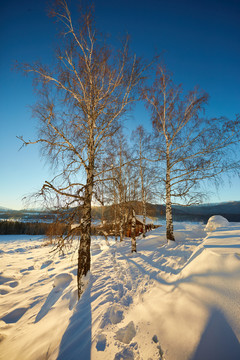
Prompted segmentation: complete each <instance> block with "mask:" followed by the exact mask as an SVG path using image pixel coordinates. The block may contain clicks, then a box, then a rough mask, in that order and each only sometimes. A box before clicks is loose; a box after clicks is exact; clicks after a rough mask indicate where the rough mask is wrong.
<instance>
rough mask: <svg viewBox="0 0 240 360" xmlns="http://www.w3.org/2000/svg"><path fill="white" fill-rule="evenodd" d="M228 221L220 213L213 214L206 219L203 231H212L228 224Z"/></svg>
mask: <svg viewBox="0 0 240 360" xmlns="http://www.w3.org/2000/svg"><path fill="white" fill-rule="evenodd" d="M228 225H229V222H228V220H227V219H225V218H224V217H223V216H221V215H214V216H211V217H210V218H209V219H208V222H207V225H206V227H205V231H214V230H216V229H217V228H219V227H224V226H228Z"/></svg>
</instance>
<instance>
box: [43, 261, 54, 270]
mask: <svg viewBox="0 0 240 360" xmlns="http://www.w3.org/2000/svg"><path fill="white" fill-rule="evenodd" d="M51 264H52V260H47V261H45V262H44V263H42V266H41V269H45V268H46V267H48V266H49V265H51Z"/></svg>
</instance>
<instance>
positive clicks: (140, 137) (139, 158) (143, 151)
mask: <svg viewBox="0 0 240 360" xmlns="http://www.w3.org/2000/svg"><path fill="white" fill-rule="evenodd" d="M132 140H133V143H134V154H135V157H136V159H135V161H134V166H135V168H136V169H137V172H138V179H139V186H140V196H139V200H140V201H141V204H142V215H143V237H145V233H146V217H147V201H150V200H151V198H152V194H153V193H155V194H156V191H155V190H156V177H155V171H154V168H153V163H151V162H150V148H151V141H150V135H149V134H147V132H146V131H145V130H144V128H143V126H138V127H137V129H136V130H134V131H133V132H132Z"/></svg>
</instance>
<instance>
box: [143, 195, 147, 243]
mask: <svg viewBox="0 0 240 360" xmlns="http://www.w3.org/2000/svg"><path fill="white" fill-rule="evenodd" d="M142 205H143V237H145V236H146V217H147V207H146V198H145V193H144V190H143V201H142Z"/></svg>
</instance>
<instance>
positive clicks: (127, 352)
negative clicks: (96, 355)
mask: <svg viewBox="0 0 240 360" xmlns="http://www.w3.org/2000/svg"><path fill="white" fill-rule="evenodd" d="M114 360H134V352H133V350H132V349H128V348H125V349H123V350H122V351H120V352H118V353H117V354H116V355H115V357H114Z"/></svg>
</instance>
